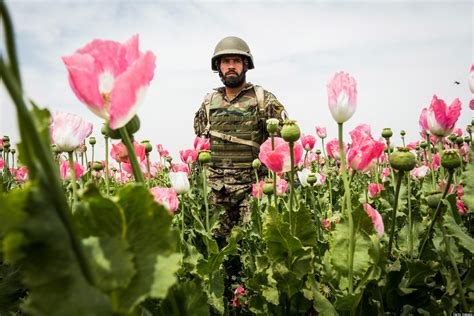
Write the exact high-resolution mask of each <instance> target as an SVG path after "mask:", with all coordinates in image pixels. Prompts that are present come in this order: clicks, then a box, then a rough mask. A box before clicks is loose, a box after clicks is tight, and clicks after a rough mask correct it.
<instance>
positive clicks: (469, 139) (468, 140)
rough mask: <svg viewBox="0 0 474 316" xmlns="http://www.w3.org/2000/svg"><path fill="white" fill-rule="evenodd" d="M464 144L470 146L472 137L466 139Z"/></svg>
mask: <svg viewBox="0 0 474 316" xmlns="http://www.w3.org/2000/svg"><path fill="white" fill-rule="evenodd" d="M464 142H465V143H466V144H468V145H469V143H470V142H471V137H469V136H466V137H464Z"/></svg>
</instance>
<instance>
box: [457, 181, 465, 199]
mask: <svg viewBox="0 0 474 316" xmlns="http://www.w3.org/2000/svg"><path fill="white" fill-rule="evenodd" d="M456 195H457V197H458V198H461V197H462V196H463V195H464V192H463V186H462V185H460V184H459V185H458V188H457V190H456Z"/></svg>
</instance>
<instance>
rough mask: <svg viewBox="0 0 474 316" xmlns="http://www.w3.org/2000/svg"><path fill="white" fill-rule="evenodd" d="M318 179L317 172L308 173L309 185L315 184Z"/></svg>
mask: <svg viewBox="0 0 474 316" xmlns="http://www.w3.org/2000/svg"><path fill="white" fill-rule="evenodd" d="M316 181H318V178H317V177H316V174H315V173H310V174H309V175H308V178H306V182H308V184H309V185H313V184H315V183H316Z"/></svg>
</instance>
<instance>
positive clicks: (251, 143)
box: [209, 131, 260, 148]
mask: <svg viewBox="0 0 474 316" xmlns="http://www.w3.org/2000/svg"><path fill="white" fill-rule="evenodd" d="M209 134H210V135H211V136H214V137H217V138H220V139H222V140H225V141H228V142H231V143H237V144H240V145H247V146H251V147H255V148H260V145H259V144H258V143H256V142H254V141H251V140H247V139H242V138H239V137H235V136H232V135H228V134H224V133H221V132H218V131H209Z"/></svg>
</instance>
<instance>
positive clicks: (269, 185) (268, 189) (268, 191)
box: [263, 179, 274, 195]
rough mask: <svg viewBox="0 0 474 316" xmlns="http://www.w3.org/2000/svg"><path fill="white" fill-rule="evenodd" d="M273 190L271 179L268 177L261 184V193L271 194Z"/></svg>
mask: <svg viewBox="0 0 474 316" xmlns="http://www.w3.org/2000/svg"><path fill="white" fill-rule="evenodd" d="M273 191H274V190H273V181H272V179H268V180H267V181H265V184H264V185H263V193H264V194H266V195H271V194H273Z"/></svg>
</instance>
